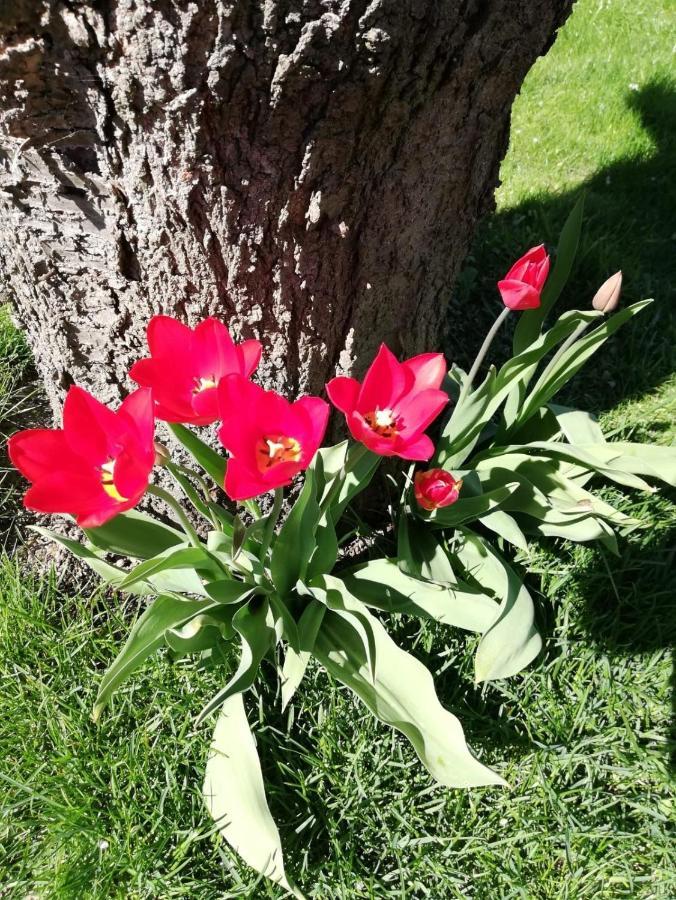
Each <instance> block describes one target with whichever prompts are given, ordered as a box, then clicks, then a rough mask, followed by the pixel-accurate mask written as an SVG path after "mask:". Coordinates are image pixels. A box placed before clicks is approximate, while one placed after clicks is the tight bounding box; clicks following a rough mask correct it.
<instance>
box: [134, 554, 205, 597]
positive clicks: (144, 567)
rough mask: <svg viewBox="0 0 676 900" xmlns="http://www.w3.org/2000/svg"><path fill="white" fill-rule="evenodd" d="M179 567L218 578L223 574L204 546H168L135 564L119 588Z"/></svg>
mask: <svg viewBox="0 0 676 900" xmlns="http://www.w3.org/2000/svg"><path fill="white" fill-rule="evenodd" d="M180 569H190V570H193V571H195V570H200V571H204V572H205V573H207V574H210V575H211V577H213V578H218V577H219V575H221V576H222V574H223V573H222V570H221V568H220V566H219V565H218V563H217V562H215V560H214V558H213V557H212V555H211V554H210V553H209V551H208V550H207V549H206V548H205V547H188V546H183V547H170V548H169V550H165V551H164V552H163V553H160V554H158V555H157V556H154V557H153V558H152V559H146V560H144V562H142V563H139V565H138V566H135V567H134V568H133V569H132V570H131V572H129V574H128V575H127V577H126V578H125V579H124V581H122V582H121V583H120V588H121V589H122V590H126V589H127V588H129V587H130V586H131V585H134V584H137V583H138V582H139V581H148V580H149V579H150V578H152V577H156V576H157V575H159V574H160V573H163V572H168V571H173V570H180Z"/></svg>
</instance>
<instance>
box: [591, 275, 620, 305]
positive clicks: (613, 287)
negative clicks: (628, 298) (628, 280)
mask: <svg viewBox="0 0 676 900" xmlns="http://www.w3.org/2000/svg"><path fill="white" fill-rule="evenodd" d="M621 292H622V272H621V271H620V272H615V274H614V275H611V276H610V278H608V280H607V281H604V282H603V284H602V285H601V287H600V288H599V289H598V291H597V292H596V293H595V294H594V299H593V300H592V306H593V307H594V309H596V310H598V311H599V312H602V313H604V314H605V313H611V312H613V310H614V309H617V306H618V304H619V302H620V294H621Z"/></svg>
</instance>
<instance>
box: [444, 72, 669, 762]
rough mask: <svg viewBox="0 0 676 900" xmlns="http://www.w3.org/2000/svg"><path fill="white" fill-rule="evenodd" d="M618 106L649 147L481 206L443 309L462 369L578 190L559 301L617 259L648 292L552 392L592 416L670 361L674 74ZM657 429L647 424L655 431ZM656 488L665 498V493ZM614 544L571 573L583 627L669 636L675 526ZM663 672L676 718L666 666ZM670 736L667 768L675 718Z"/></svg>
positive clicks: (581, 292)
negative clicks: (580, 177)
mask: <svg viewBox="0 0 676 900" xmlns="http://www.w3.org/2000/svg"><path fill="white" fill-rule="evenodd" d="M627 105H628V106H629V107H630V109H632V110H633V111H634V112H635V114H636V115H637V117H638V118H639V119H640V123H641V125H642V127H643V128H644V129H645V130H646V131H647V132H648V133H649V135H650V137H651V139H652V141H653V145H654V149H653V150H652V152H651V153H649V154H648V155H645V154H642V155H637V156H628V157H626V158H624V159H619V160H617V161H615V162H613V163H611V164H610V165H608V166H606V167H604V168H602V169H601V170H599V171H598V172H597V173H596V174H594V175H593V176H592V177H590V178H589V179H587V181H586V182H584V183H583V184H581V185H580V186H579V187H578V188H576V189H575V190H570V191H566V192H563V193H561V194H556V195H552V194H540V195H534V196H532V197H530V198H528V199H527V200H525V201H524V202H523V203H521V204H519V205H518V206H516V207H514V208H512V209H508V210H506V211H504V212H500V213H496V214H495V215H493V216H491V217H490V218H489V219H488V220H487V221H486V222H485V223H484V225H483V226H482V227H481V228H480V230H479V233H478V235H477V238H476V240H475V243H474V247H473V249H472V251H471V253H470V255H469V257H468V260H467V263H466V265H465V268H464V270H463V272H462V273H461V276H460V279H459V282H458V285H457V286H456V290H455V293H454V296H453V297H452V299H451V302H450V307H449V320H448V328H449V332H448V333H449V338H448V341H447V345H446V349H447V355H448V357H449V358H450V359H452V360H454V361H456V362H457V363H458V364H459V365H460V366H462V367H463V368H467V367H468V366H469V365H470V364H471V361H472V358H473V355H474V352H475V351H476V348H477V347H478V345H479V344H480V342H481V340H482V339H483V335H484V334H485V332H486V331H487V330H488V328H489V327H490V325H491V324H492V322H493V320H494V318H495V315H496V313H497V312H498V311H499V309H500V308H501V307H500V301H499V296H498V293H497V289H496V281H497V280H498V279H499V278H501V277H503V275H504V272H505V271H506V269H507V268H509V266H510V265H511V262H512V261H513V259H515V258H516V257H518V256H519V255H520V254H521V253H522V252H523V251H524V250H525V249H526V248H528V247H530V246H534V245H536V244H539V243H542V242H543V241H544V242H545V244H546V245H547V246H548V247H549V248H550V249H551V248H554V247H555V246H556V242H557V240H558V235H559V233H560V230H561V228H562V226H563V223H564V221H565V219H566V217H567V215H568V213H569V212H570V210H571V209H572V207H573V205H574V203H575V201H576V200H577V198H578V196H579V194H580V193H581V192H584V194H585V215H584V222H583V229H582V235H581V239H580V247H579V250H578V255H577V260H576V264H575V268H574V271H573V273H572V277H571V279H570V281H569V283H568V285H567V286H566V289H565V291H564V293H563V296H562V298H561V300H560V301H559V305H558V311H559V312H562V311H563V310H565V309H571V308H575V307H577V308H585V307H587V306H590V305H591V298H592V296H593V294H594V292H595V291H596V289H597V287H598V286H599V285H600V284H601V283H602V282H603V281H604V280H605V279H606V278H607V277H608V276H609V275H611V274H612V273H613V272H615V271H617V269H620V268H621V269H622V271H623V275H624V286H623V302H624V304H625V305H626V304H628V303H630V302H635V301H637V300H640V299H643V298H644V297H653V298H655V301H656V302H655V303H654V304H653V305H652V306H651V307H650V308H649V309H647V310H646V311H645V312H644V313H642V314H641V316H639V317H637V319H636V320H634V321H633V322H632V323H631V324H629V325H627V326H626V328H625V329H623V330H622V331H621V332H620V333H619V334H618V335H617V336H616V337H614V338H613V339H612V340H610V341H609V342H608V343H607V344H606V345H605V346H604V348H603V350H602V351H601V352H600V353H598V354H596V355H595V356H594V357H593V358H592V359H591V360H590V361H589V363H588V364H587V366H586V367H585V368H583V369H582V371H581V372H580V373H579V374H578V375H577V376H576V377H575V379H573V381H572V383H571V384H570V385H569V386H568V387H567V388H566V389H565V391H564V392H562V393H561V395H560V396H559V400H560V402H563V403H567V404H570V405H575V406H579V407H581V408H584V409H588V410H589V411H591V412H593V413H594V414H596V415H598V414H600V413H602V412H604V411H606V410H609V409H612V408H613V407H615V406H617V404H618V403H620V402H622V401H627V400H631V399H633V398H640V397H642V396H644V395H645V394H647V393H650V392H651V391H653V390H655V389H657V388H659V387H660V386H661V385H662V384H663V383H664V382H665V381H666V380H667V379H668V378H669V377H670V376H671V375H672V374H673V372H674V370H675V369H676V303H675V302H674V301H675V299H676V293H675V291H676V287H675V286H676V253H675V252H674V239H675V238H676V233H675V231H674V229H675V224H674V210H675V209H676V142H675V141H674V137H673V136H674V134H675V133H676V83H674V82H672V81H669V80H666V79H657V80H654V81H653V82H651V83H649V84H647V85H646V86H645V87H644V88H642V89H641V90H639V91H636V92H630V93H628V94H627ZM468 308H470V309H472V315H471V316H468V315H467V310H468ZM511 318H512V320H513V321H512V322H510V323H509V325H510V326H511V327H509V328H507V329H505V330H504V331H503V333H502V334H501V335H500V337H499V343H497V350H496V358H497V359H499V360H504V359H506V358H507V357H508V356H509V354H510V352H511V331H512V329H513V327H514V324H515V321H514V320H515V317H514V316H513V317H511ZM666 427H667V426H666V424H661V423H659V422H656V423H652V422H651V423H646V431H647V432H648V433H649V435H650V437H652V438H653V439H654V438H657V437H658V435H659V432H660V431H661V430H662V429H663V428H666ZM628 439H631V436H628ZM634 439H636V438H634ZM665 495H666V496H667V497H668V496H671V499H674V493H673V492H665ZM620 552H621V554H622V556H621V559H620V560H614V559H612V558H609V559H607V560H606V564H605V565H604V564H602V563H601V560H600V558H599V557H598V555H597V554H595V555H594V557H593V560H592V562H591V563H590V564H589V566H588V568H587V569H586V570H583V571H581V572H576V574H575V579H576V581H577V585H576V589H577V590H578V591H579V593H580V595H581V596H583V597H584V598H585V603H584V605H583V611H582V613H581V616H582V618H581V622H580V624H581V627H582V628H583V629H584V630H585V631H586V633H588V634H589V635H590V636H591V638H592V639H593V640H594V641H596V642H597V643H598V644H599V646H601V647H603V649H604V650H605V651H606V652H608V653H609V654H611V655H614V654H616V653H629V654H633V653H640V652H645V651H650V650H655V649H658V648H663V647H669V646H673V644H674V643H675V639H676V615H674V613H675V612H676V596H675V594H674V589H673V584H674V580H675V567H674V555H675V553H676V550H675V549H674V532H673V529H672V530H671V531H662V532H660V533H659V534H657V535H653V534H648V536H647V538H646V539H644V540H642V541H636V540H633V541H632V540H625V541H622V542H621V548H620ZM546 605H547V604H544V603H541V604H540V606H541V607H542V606H546ZM540 615H542V616H543V618H544V619H545V620H546V621H545V622H544V623H543V624H544V633H545V634H548V633H551V628H552V627H553V619H552V611H551V609H542V610H541V611H540ZM675 663H676V660H675ZM672 680H673V704H674V717H675V718H676V668H675V670H674V675H673V679H672ZM505 737H506V738H507V740H508V741H509V740H510V738H509V736H508V735H505ZM671 739H672V751H671V761H672V765H674V766H676V750H674V749H673V747H674V744H673V741H674V739H676V733H675V732H674V729H673V726H672V734H671Z"/></svg>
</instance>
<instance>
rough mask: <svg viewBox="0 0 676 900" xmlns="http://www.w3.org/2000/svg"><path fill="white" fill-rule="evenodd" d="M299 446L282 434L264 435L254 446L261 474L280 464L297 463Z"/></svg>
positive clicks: (294, 440)
mask: <svg viewBox="0 0 676 900" xmlns="http://www.w3.org/2000/svg"><path fill="white" fill-rule="evenodd" d="M300 457H301V446H300V444H299V443H298V441H297V440H296V439H295V438H291V437H286V435H283V434H272V435H266V436H265V437H263V438H261V439H260V440H259V441H258V444H257V445H256V459H257V462H258V468H259V470H260V471H261V472H265V471H266V470H267V469H270V468H272V466H276V465H277V464H278V463H282V462H298V461H299V460H300Z"/></svg>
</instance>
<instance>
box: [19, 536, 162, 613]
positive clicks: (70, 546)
mask: <svg viewBox="0 0 676 900" xmlns="http://www.w3.org/2000/svg"><path fill="white" fill-rule="evenodd" d="M29 527H30V528H31V530H32V531H35V532H37V533H38V534H40V535H42V536H43V537H45V538H48V539H49V540H50V541H54V542H55V543H57V544H61V546H62V547H65V548H66V550H69V551H70V552H71V553H72V554H73V556H76V557H77V558H78V559H81V560H82V561H83V562H84V563H86V565H87V566H89V568H90V569H92V571H94V572H96V574H97V575H98V576H99V578H101V579H102V580H103V581H104V582H105V583H106V584H109V585H110V586H111V587H114V588H119V587H120V585H121V584H122V582H123V581H124V579H125V578H126V577H127V572H125V570H124V569H119V568H118V567H117V566H114V565H112V564H111V563H109V562H106V561H105V560H103V559H101V557H100V556H98V555H97V553H95V552H94V551H93V550H91V549H90V548H89V547H86V546H85V545H84V544H81V543H80V542H79V541H74V540H72V538H68V537H65V535H63V534H59V533H58V532H56V531H51V530H50V529H49V528H43V527H42V526H41V525H31V526H29ZM130 593H133V594H138V595H139V596H144V595H154V594H155V593H156V591H155V590H153V588H152V587H151V586H150V585H147V584H139V585H136V587H135V588H134V590H133V591H130Z"/></svg>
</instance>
